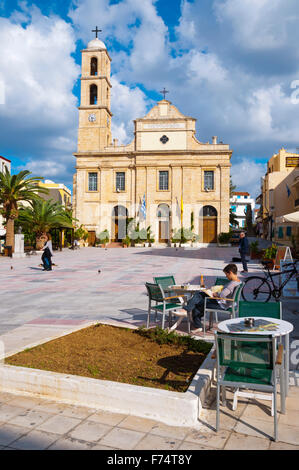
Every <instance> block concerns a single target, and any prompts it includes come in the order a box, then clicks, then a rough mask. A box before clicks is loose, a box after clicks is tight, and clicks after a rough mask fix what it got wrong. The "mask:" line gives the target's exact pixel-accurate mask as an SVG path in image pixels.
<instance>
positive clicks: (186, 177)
mask: <svg viewBox="0 0 299 470" xmlns="http://www.w3.org/2000/svg"><path fill="white" fill-rule="evenodd" d="M110 67H111V58H110V56H109V53H108V51H107V49H106V46H105V44H104V43H103V42H102V41H101V40H99V39H98V38H96V39H94V40H92V41H90V42H89V44H88V47H87V49H85V50H83V51H82V76H81V104H80V107H79V132H78V149H77V152H76V153H75V154H74V155H75V157H76V174H75V175H74V187H73V208H74V217H75V218H76V219H78V221H79V224H83V225H84V226H85V228H86V229H87V230H88V232H89V243H90V244H91V245H92V244H93V243H94V241H95V239H96V237H97V236H98V234H99V233H100V232H102V231H104V230H108V232H109V237H110V239H111V240H112V241H121V240H122V239H123V238H124V237H125V236H126V228H127V223H126V221H127V220H128V219H134V221H135V222H139V224H140V228H143V227H144V228H147V227H149V226H150V229H151V232H152V234H153V235H154V238H155V241H156V243H168V241H169V240H170V239H171V238H172V236H173V234H174V233H175V232H177V230H179V229H181V228H188V229H190V228H192V231H193V233H195V234H197V235H198V236H199V242H202V243H215V242H217V235H218V234H219V233H220V232H227V231H228V230H229V186H230V166H231V164H230V158H231V154H232V151H231V150H230V149H229V145H225V144H223V143H222V142H220V143H217V138H216V137H213V139H212V143H202V142H199V141H198V140H197V139H196V137H195V133H196V130H195V123H196V119H194V118H192V117H188V116H185V115H183V114H182V113H181V112H180V111H179V110H178V109H177V108H176V107H175V106H174V105H172V103H171V102H170V101H168V100H166V99H163V100H161V101H159V102H158V103H157V105H156V106H154V107H153V108H152V109H151V110H150V111H149V112H148V114H147V115H146V116H144V117H142V118H137V119H135V121H134V126H135V129H134V138H133V140H132V142H131V143H130V144H129V145H118V142H117V140H116V139H114V140H112V136H111V119H112V113H111V110H110V90H111V83H110V70H111V68H110Z"/></svg>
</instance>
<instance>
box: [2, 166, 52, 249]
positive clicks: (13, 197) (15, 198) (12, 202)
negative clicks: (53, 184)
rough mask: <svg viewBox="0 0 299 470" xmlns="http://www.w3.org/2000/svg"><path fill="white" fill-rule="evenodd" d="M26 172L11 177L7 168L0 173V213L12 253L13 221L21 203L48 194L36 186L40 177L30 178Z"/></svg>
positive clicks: (13, 243) (13, 241) (17, 214)
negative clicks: (41, 194)
mask: <svg viewBox="0 0 299 470" xmlns="http://www.w3.org/2000/svg"><path fill="white" fill-rule="evenodd" d="M30 175H31V172H30V171H28V170H23V171H20V172H19V173H18V174H16V175H11V174H10V173H9V171H8V169H7V168H5V171H4V172H3V173H1V172H0V205H1V206H2V208H1V213H2V215H3V217H4V219H5V224H6V241H5V242H6V245H7V246H11V247H12V251H14V246H15V237H14V233H15V230H14V225H15V219H16V218H18V216H19V209H20V203H21V201H27V202H33V201H35V200H38V199H40V196H39V194H38V193H48V190H47V189H46V188H41V187H39V186H38V182H39V181H41V180H42V179H43V178H42V177H41V176H30Z"/></svg>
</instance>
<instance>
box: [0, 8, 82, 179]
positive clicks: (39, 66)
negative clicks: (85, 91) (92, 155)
mask: <svg viewBox="0 0 299 470" xmlns="http://www.w3.org/2000/svg"><path fill="white" fill-rule="evenodd" d="M23 7H24V10H23V12H21V17H20V16H18V15H17V14H13V15H12V17H11V18H0V49H1V51H2V54H1V55H0V76H1V78H2V79H3V81H4V84H5V104H4V105H2V106H0V126H1V145H2V148H5V147H7V148H9V149H10V150H11V152H12V153H13V154H15V156H17V157H18V158H22V157H23V158H24V157H27V158H28V157H29V159H30V160H31V162H32V163H31V166H32V164H33V163H34V162H36V161H38V160H40V161H41V160H43V159H45V158H48V159H49V160H50V159H51V162H52V163H51V164H52V167H55V166H56V167H57V168H60V171H62V169H63V168H64V169H65V168H66V167H68V171H71V172H72V171H73V170H71V166H72V165H73V164H74V159H73V157H72V152H73V151H74V150H75V149H76V134H77V129H76V127H77V112H76V106H77V99H76V97H75V96H74V95H73V93H72V89H73V86H74V84H75V81H76V79H77V77H78V75H79V72H80V67H79V66H78V65H76V63H75V61H74V59H73V58H72V56H71V53H73V52H74V51H75V41H74V34H73V30H72V27H71V25H70V24H68V23H66V22H65V21H63V20H62V19H60V18H58V17H56V16H50V17H45V16H43V15H42V14H41V12H40V11H39V10H38V9H37V8H36V7H32V8H30V10H29V9H28V7H27V5H26V4H24V5H23ZM25 19H26V24H25V25H24V24H19V21H21V20H22V21H25ZM3 51H5V53H3ZM66 152H69V155H68V154H67V158H66V161H65V162H64V164H63V165H61V164H60V158H61V155H62V154H63V155H65V154H66ZM43 168H44V169H45V170H46V169H47V167H46V166H44V167H43ZM65 171H66V170H65ZM65 171H64V173H63V174H62V175H61V176H62V177H68V178H69V175H68V174H67V173H65ZM44 176H45V177H47V176H48V175H46V174H45V175H44Z"/></svg>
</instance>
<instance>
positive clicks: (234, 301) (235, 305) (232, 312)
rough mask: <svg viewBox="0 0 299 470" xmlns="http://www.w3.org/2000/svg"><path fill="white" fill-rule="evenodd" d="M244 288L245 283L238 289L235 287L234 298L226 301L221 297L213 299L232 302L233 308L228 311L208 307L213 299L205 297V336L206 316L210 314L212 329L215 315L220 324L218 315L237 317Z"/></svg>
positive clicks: (204, 330)
mask: <svg viewBox="0 0 299 470" xmlns="http://www.w3.org/2000/svg"><path fill="white" fill-rule="evenodd" d="M218 285H219V284H218ZM243 286H244V283H243V282H240V284H239V285H238V286H237V287H235V290H234V293H233V296H232V298H231V299H225V298H221V297H213V298H214V299H215V300H220V299H221V300H229V301H231V302H232V306H231V307H229V308H228V309H226V310H224V309H221V308H220V307H219V309H217V307H208V306H207V305H208V300H209V299H211V297H205V305H204V314H203V332H204V336H205V334H206V314H207V313H209V315H210V320H209V323H210V327H211V325H213V315H214V314H215V316H216V321H217V322H218V317H217V314H218V313H227V314H228V315H229V316H230V317H231V318H235V317H236V313H237V312H238V305H239V302H240V297H241V292H242V289H243Z"/></svg>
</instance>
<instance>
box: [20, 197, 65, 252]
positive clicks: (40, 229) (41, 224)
mask: <svg viewBox="0 0 299 470" xmlns="http://www.w3.org/2000/svg"><path fill="white" fill-rule="evenodd" d="M18 222H19V223H20V224H21V225H22V226H23V227H25V228H28V229H30V230H31V231H32V232H33V233H35V236H36V249H37V250H39V249H41V248H42V247H43V245H44V240H45V235H46V234H47V232H49V231H50V230H51V229H52V228H59V227H64V228H73V224H72V221H71V219H70V217H69V214H68V213H67V212H66V210H65V209H64V207H63V206H62V205H61V204H60V203H58V202H54V201H53V200H52V199H50V200H48V201H45V200H44V199H35V200H33V201H32V202H31V203H30V206H28V207H21V208H20V211H19V217H18Z"/></svg>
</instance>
